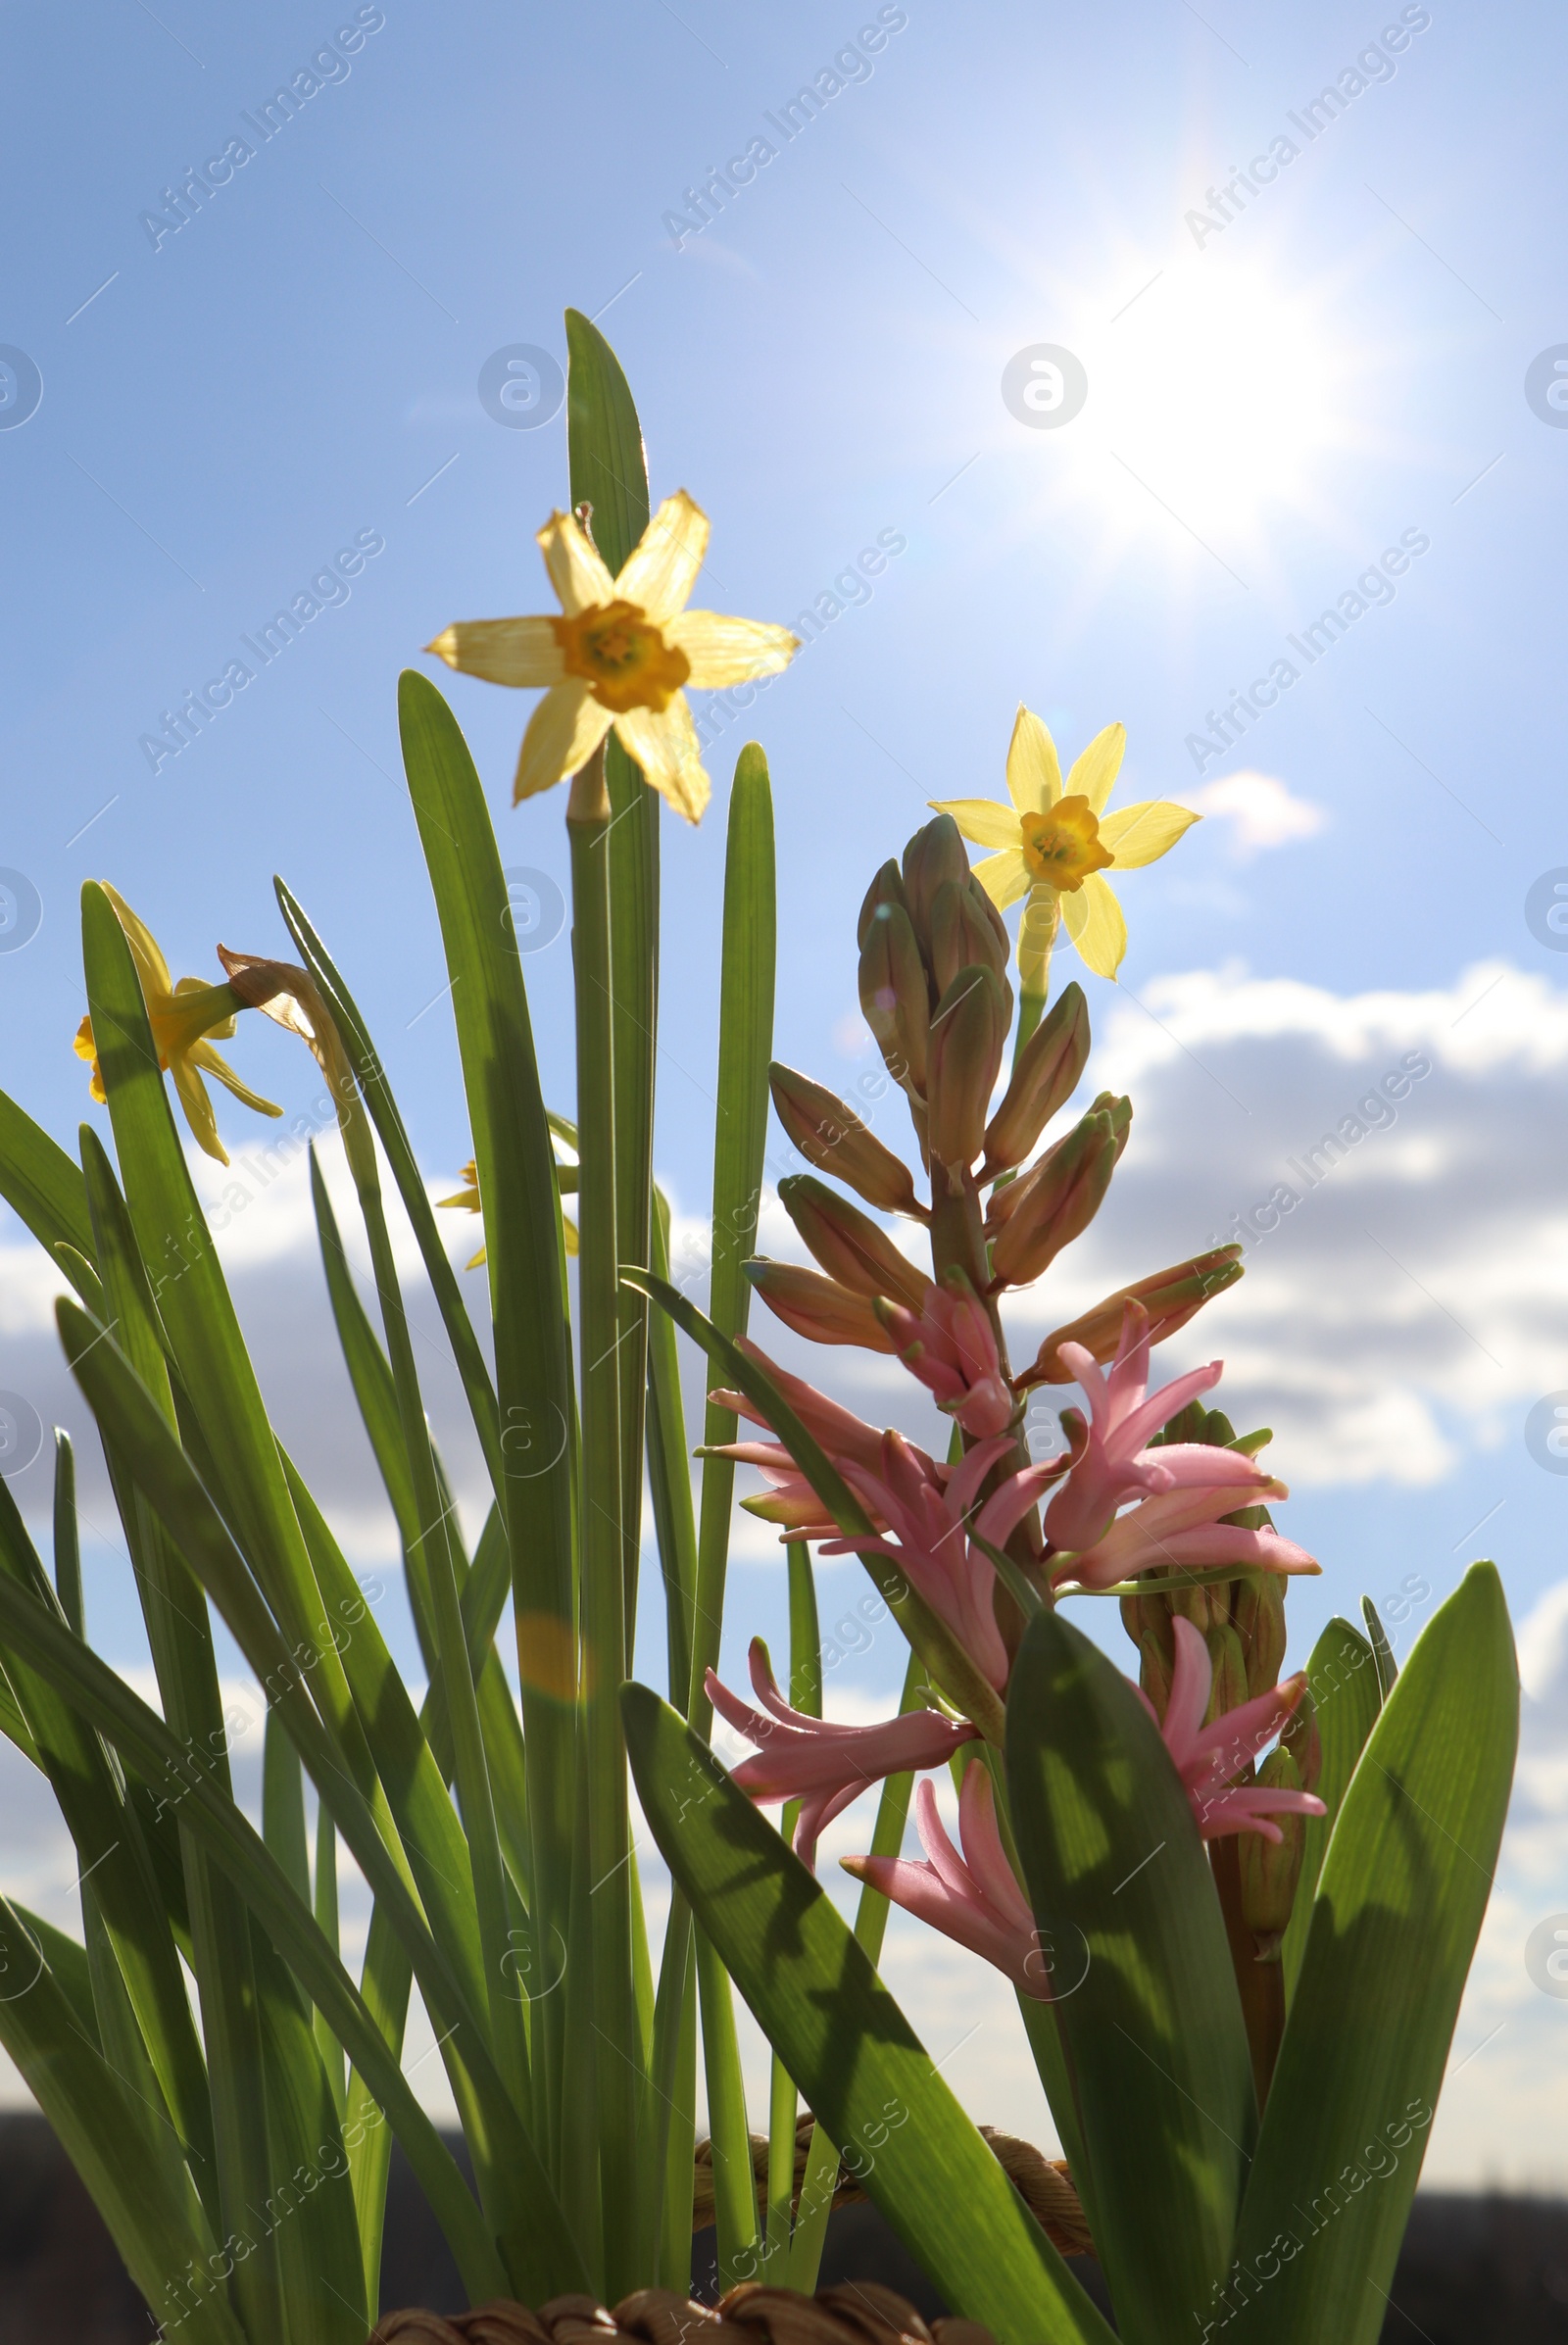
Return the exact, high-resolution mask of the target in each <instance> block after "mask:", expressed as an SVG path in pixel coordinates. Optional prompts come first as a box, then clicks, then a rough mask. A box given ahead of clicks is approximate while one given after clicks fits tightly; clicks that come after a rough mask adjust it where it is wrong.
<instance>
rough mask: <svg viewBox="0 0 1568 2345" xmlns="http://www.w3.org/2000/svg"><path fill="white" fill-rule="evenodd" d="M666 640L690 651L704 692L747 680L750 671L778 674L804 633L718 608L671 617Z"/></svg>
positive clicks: (696, 679)
mask: <svg viewBox="0 0 1568 2345" xmlns="http://www.w3.org/2000/svg"><path fill="white" fill-rule="evenodd" d="M662 632H663V637H664V641H665V642H666V643H669V644H673V645H675V647H676V648H677V649H678V650H679V651H682V652H684V653H685V655H686V657H687V659H688V660H690V661H691V668H692V672H691V676H690V678H689V679H688V680H689V681H690V682H691V683H693V684H695V685H696V687H697V689H698V691H699V692H716V691H717V690H718V689H719V687H720V686H721V685H724V684H744V683H745V682H746V680H747V678H748V677H750V676H776V675H778V674H779V673H780V672H781V670H783V669H784V668H786V667H788V665H789V663H790V661H791V660H793V659H794V657H795V655H796V653H797V652H798V651H799V650H800V648H801V646H800V638H799V637H798V636H795V635H792V634H791V633H790V631H789V629H788V627H775V626H772V625H770V624H769V622H768V621H767V620H766V619H758V618H725V617H724V616H723V615H722V613H721V612H719V611H682V613H681V615H680V617H679V618H672V619H667V620H666V621H665V622H664V626H663V630H662Z"/></svg>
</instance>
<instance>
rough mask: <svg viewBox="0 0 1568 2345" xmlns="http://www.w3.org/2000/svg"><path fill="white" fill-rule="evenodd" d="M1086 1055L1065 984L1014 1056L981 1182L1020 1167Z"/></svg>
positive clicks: (1078, 1016) (990, 1129)
mask: <svg viewBox="0 0 1568 2345" xmlns="http://www.w3.org/2000/svg"><path fill="white" fill-rule="evenodd" d="M1088 1056H1089V1004H1088V1003H1087V1002H1085V1000H1084V997H1083V989H1082V987H1081V986H1076V985H1069V986H1068V987H1067V989H1066V991H1065V992H1064V993H1063V994H1062V996H1061V999H1060V1001H1059V1002H1057V1003H1056V1004H1055V1007H1054V1009H1053V1010H1052V1012H1051V1014H1050V1016H1049V1017H1046V1018H1043V1019H1042V1020H1041V1022H1040V1024H1039V1025H1038V1026H1037V1027H1036V1028H1035V1030H1034V1032H1033V1034H1031V1036H1030V1037H1029V1040H1028V1042H1027V1043H1025V1045H1024V1047H1023V1049H1022V1050H1020V1051H1019V1053H1018V1056H1017V1060H1016V1062H1015V1063H1014V1066H1013V1070H1012V1080H1011V1082H1010V1083H1009V1084H1008V1085H1007V1089H1006V1092H1005V1095H1004V1097H1003V1101H1002V1105H1001V1106H1000V1107H999V1108H998V1109H997V1112H996V1114H995V1115H994V1116H993V1117H992V1118H991V1121H990V1123H989V1124H988V1125H987V1126H986V1161H985V1167H984V1170H983V1171H982V1174H981V1179H982V1180H987V1179H989V1178H990V1177H991V1176H992V1175H993V1174H995V1173H999V1172H1009V1171H1010V1170H1011V1169H1012V1167H1013V1166H1014V1165H1015V1164H1021V1163H1022V1162H1023V1160H1024V1158H1025V1157H1026V1156H1027V1155H1028V1153H1029V1151H1030V1149H1031V1148H1033V1147H1034V1145H1035V1142H1036V1141H1037V1140H1038V1139H1039V1138H1040V1135H1041V1133H1042V1132H1043V1131H1044V1130H1045V1128H1046V1126H1047V1124H1049V1123H1050V1121H1051V1119H1052V1117H1053V1116H1054V1114H1055V1112H1056V1110H1057V1108H1058V1107H1062V1106H1065V1104H1066V1102H1067V1100H1068V1099H1071V1097H1072V1095H1073V1093H1074V1091H1076V1089H1077V1087H1078V1078H1079V1076H1080V1075H1081V1074H1082V1073H1083V1071H1084V1061H1085V1060H1086V1059H1087V1058H1088ZM1119 1324H1120V1323H1119V1322H1118V1326H1119ZM1111 1348H1112V1349H1113V1350H1114V1348H1115V1344H1114V1341H1113V1342H1112V1345H1111Z"/></svg>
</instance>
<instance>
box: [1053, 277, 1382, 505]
mask: <svg viewBox="0 0 1568 2345" xmlns="http://www.w3.org/2000/svg"><path fill="white" fill-rule="evenodd" d="M1099 359H1100V364H1099V368H1098V372H1099V374H1100V383H1099V385H1098V386H1097V387H1098V389H1099V390H1100V393H1101V396H1100V399H1099V400H1098V401H1096V402H1095V403H1094V404H1095V405H1096V406H1098V407H1099V409H1100V415H1099V418H1098V420H1099V422H1100V425H1101V430H1100V433H1099V435H1097V436H1099V437H1100V439H1101V440H1102V443H1103V448H1104V449H1105V451H1106V452H1107V453H1110V454H1112V455H1113V457H1114V458H1118V459H1119V460H1120V462H1121V464H1123V466H1125V467H1130V468H1131V469H1132V471H1133V472H1134V473H1136V475H1137V478H1138V480H1139V481H1141V482H1143V483H1145V484H1147V489H1148V490H1150V491H1152V492H1153V494H1154V495H1156V496H1157V497H1159V498H1161V499H1163V500H1165V501H1166V502H1167V503H1168V504H1169V506H1170V507H1172V508H1173V509H1174V510H1175V512H1177V513H1180V515H1181V516H1182V518H1183V520H1184V521H1186V522H1188V523H1189V525H1190V526H1191V527H1192V528H1194V529H1195V530H1198V531H1199V532H1201V533H1202V534H1205V535H1206V534H1208V533H1209V532H1210V531H1218V532H1221V533H1227V532H1231V531H1235V530H1238V529H1240V530H1243V531H1250V529H1251V528H1253V527H1255V525H1256V524H1257V523H1258V522H1259V520H1260V519H1261V518H1262V517H1263V515H1264V513H1266V511H1267V510H1268V509H1269V508H1280V507H1294V506H1299V504H1300V503H1301V501H1302V499H1303V497H1304V496H1305V495H1306V493H1307V491H1308V488H1309V485H1310V482H1311V479H1312V475H1313V472H1314V470H1315V469H1316V466H1315V463H1314V460H1315V459H1316V458H1318V457H1320V456H1321V455H1322V454H1323V453H1324V452H1325V451H1326V450H1327V448H1328V447H1329V446H1330V445H1331V444H1332V443H1333V441H1334V439H1335V437H1336V419H1335V414H1334V407H1335V400H1334V393H1335V388H1336V383H1335V371H1336V370H1335V367H1334V364H1333V356H1332V351H1331V349H1330V347H1329V344H1328V342H1327V340H1326V338H1325V335H1324V332H1323V329H1322V326H1321V324H1320V322H1319V321H1318V320H1317V318H1315V317H1314V316H1313V314H1312V312H1311V310H1310V309H1309V308H1308V307H1307V305H1306V304H1305V303H1303V302H1302V301H1301V300H1300V299H1299V298H1298V299H1293V300H1288V299H1284V298H1282V297H1281V296H1280V295H1279V294H1277V293H1275V292H1273V291H1272V290H1271V288H1270V287H1269V286H1268V284H1267V283H1266V281H1264V280H1262V279H1245V278H1240V277H1238V275H1237V274H1236V272H1235V271H1232V270H1217V269H1212V268H1207V267H1205V268H1197V267H1193V268H1188V269H1181V270H1179V271H1177V270H1173V271H1171V272H1170V273H1169V275H1168V276H1165V277H1162V278H1161V279H1159V280H1157V281H1156V282H1155V283H1153V284H1152V286H1151V287H1150V288H1149V289H1148V290H1147V291H1146V292H1145V293H1143V294H1141V295H1140V296H1138V297H1137V298H1136V299H1135V300H1134V302H1133V303H1132V305H1131V307H1130V308H1129V309H1128V310H1127V311H1126V312H1125V314H1124V315H1123V316H1122V317H1120V318H1118V319H1117V320H1116V321H1115V322H1114V323H1113V324H1112V325H1110V326H1109V327H1107V328H1106V329H1105V331H1104V333H1103V337H1102V348H1101V351H1100V353H1099ZM1085 419H1086V421H1087V420H1088V417H1087V416H1086V418H1085Z"/></svg>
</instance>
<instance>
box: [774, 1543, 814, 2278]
mask: <svg viewBox="0 0 1568 2345" xmlns="http://www.w3.org/2000/svg"><path fill="white" fill-rule="evenodd" d="M785 1554H786V1558H787V1563H786V1568H787V1570H788V1574H789V1601H790V1667H789V1687H790V1691H789V1698H790V1702H791V1705H792V1706H793V1707H794V1708H795V1709H797V1710H799V1711H801V1712H802V1713H803V1714H804V1715H805V1716H806V1717H808V1718H820V1717H821V1715H822V1634H821V1629H820V1627H819V1625H818V1622H817V1617H816V1582H815V1579H814V1578H813V1577H812V1573H811V1550H810V1548H809V1546H808V1545H807V1544H806V1541H805V1540H804V1539H791V1540H790V1541H789V1542H788V1545H787V1547H786V1549H785ZM800 1815H801V1803H800V1801H799V1800H798V1799H792V1800H789V1801H787V1802H786V1804H785V1808H784V1813H783V1816H782V1817H781V1819H780V1822H779V1832H780V1833H781V1835H782V1837H783V1838H784V1839H785V1840H786V1841H788V1842H789V1843H790V1844H791V1845H793V1843H794V1839H795V1828H796V1826H797V1824H798V1823H799V1822H800ZM797 2098H798V2096H797V2093H796V2090H795V2078H794V2077H793V2076H791V2075H790V2072H789V2070H788V2069H787V2068H786V2067H785V2066H784V2063H783V2061H782V2060H781V2059H780V2058H779V2056H778V2054H777V2052H775V2053H774V2054H773V2066H772V2077H771V2088H770V2091H769V2094H768V2114H767V2227H766V2233H765V2237H766V2242H767V2252H768V2254H769V2255H770V2256H775V2255H776V2256H781V2257H782V2259H783V2261H782V2263H781V2264H780V2266H779V2270H780V2272H783V2273H787V2272H788V2271H789V2268H790V2241H791V2232H792V2214H791V2206H792V2201H793V2198H794V2192H795V2113H796V2105H797Z"/></svg>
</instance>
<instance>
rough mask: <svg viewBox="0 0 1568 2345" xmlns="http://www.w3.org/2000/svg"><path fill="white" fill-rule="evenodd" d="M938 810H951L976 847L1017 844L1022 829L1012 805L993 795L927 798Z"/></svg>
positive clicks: (934, 808)
mask: <svg viewBox="0 0 1568 2345" xmlns="http://www.w3.org/2000/svg"><path fill="white" fill-rule="evenodd" d="M926 804H927V806H930V807H931V808H932V809H933V811H934V812H936V813H938V814H951V815H952V816H953V819H954V821H955V822H956V824H957V826H958V828H959V830H961V831H962V833H963V835H964V837H965V838H966V839H972V840H973V841H974V843H975V845H976V846H977V847H1011V848H1016V847H1017V845H1018V841H1019V840H1020V839H1021V838H1022V836H1023V832H1022V830H1021V829H1020V827H1019V823H1018V817H1017V815H1016V814H1015V813H1014V811H1013V809H1012V807H1011V806H1003V805H1001V803H1000V802H999V801H998V800H997V799H994V798H928V799H927V800H926Z"/></svg>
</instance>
